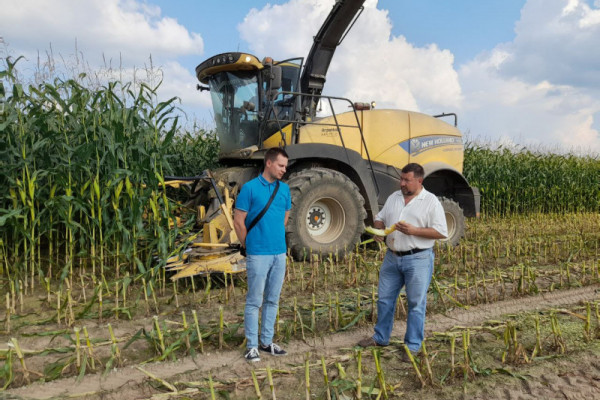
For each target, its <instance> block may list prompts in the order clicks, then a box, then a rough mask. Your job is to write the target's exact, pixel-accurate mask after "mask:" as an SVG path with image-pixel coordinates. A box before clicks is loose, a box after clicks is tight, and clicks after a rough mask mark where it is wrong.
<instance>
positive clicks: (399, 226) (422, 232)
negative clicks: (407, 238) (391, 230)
mask: <svg viewBox="0 0 600 400" xmlns="http://www.w3.org/2000/svg"><path fill="white" fill-rule="evenodd" d="M395 227H396V230H397V231H400V232H402V233H404V234H405V235H413V236H420V237H423V238H426V239H445V238H446V236H444V235H442V234H441V233H439V232H438V231H436V230H435V229H433V228H418V227H416V226H414V225H412V224H409V223H408V222H406V221H400V222H397V223H396V225H395Z"/></svg>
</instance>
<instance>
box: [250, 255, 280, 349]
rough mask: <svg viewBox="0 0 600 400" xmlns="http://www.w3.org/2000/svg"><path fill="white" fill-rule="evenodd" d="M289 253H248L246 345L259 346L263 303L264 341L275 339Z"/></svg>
mask: <svg viewBox="0 0 600 400" xmlns="http://www.w3.org/2000/svg"><path fill="white" fill-rule="evenodd" d="M285 263H286V257H285V253H283V254H277V255H248V257H246V272H247V276H248V278H247V280H248V293H247V294H246V307H245V309H244V331H245V334H246V341H247V343H246V347H247V348H252V347H258V310H259V308H260V307H261V306H262V318H261V327H260V343H261V344H263V345H265V346H267V345H269V344H271V343H272V342H273V334H274V326H275V319H276V318H277V310H278V308H279V295H280V294H281V287H282V286H283V279H284V278H285Z"/></svg>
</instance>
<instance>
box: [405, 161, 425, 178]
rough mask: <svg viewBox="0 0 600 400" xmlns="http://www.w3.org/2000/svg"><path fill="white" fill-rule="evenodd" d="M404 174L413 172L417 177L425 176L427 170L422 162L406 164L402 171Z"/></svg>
mask: <svg viewBox="0 0 600 400" xmlns="http://www.w3.org/2000/svg"><path fill="white" fill-rule="evenodd" d="M401 172H402V173H403V174H408V173H409V172H412V173H413V175H414V177H415V178H423V177H424V176H425V170H424V169H423V167H421V165H420V164H417V163H410V164H406V165H405V166H404V168H402V171H401Z"/></svg>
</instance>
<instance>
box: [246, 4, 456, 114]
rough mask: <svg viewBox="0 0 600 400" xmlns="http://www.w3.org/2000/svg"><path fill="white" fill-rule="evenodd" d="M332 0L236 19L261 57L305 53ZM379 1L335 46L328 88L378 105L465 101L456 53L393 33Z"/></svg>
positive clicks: (440, 105)
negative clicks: (378, 4) (423, 45)
mask: <svg viewBox="0 0 600 400" xmlns="http://www.w3.org/2000/svg"><path fill="white" fill-rule="evenodd" d="M333 4H334V1H333V0H329V1H317V0H291V1H290V2H288V3H286V4H282V5H266V6H265V7H264V8H262V9H261V10H257V9H252V10H251V11H250V13H249V14H248V15H247V16H246V18H245V19H244V21H243V22H242V23H241V24H240V25H238V30H239V31H240V35H241V37H242V38H243V39H244V40H246V41H247V42H248V43H249V46H250V48H251V49H252V51H253V52H255V54H256V55H257V56H258V57H259V58H262V57H264V56H271V57H273V58H275V59H280V60H281V59H285V58H289V57H294V56H298V57H306V55H307V54H308V52H309V50H310V47H311V46H312V40H313V36H314V35H315V34H316V33H317V31H318V29H319V27H320V26H321V24H322V23H323V21H324V20H325V18H326V17H327V15H328V13H329V12H330V11H331V8H332V6H333ZM376 5H377V2H376V1H368V2H366V3H365V10H364V12H363V13H362V15H361V16H360V18H359V19H358V21H357V22H356V24H355V26H354V27H353V28H352V30H351V31H350V32H349V34H348V36H347V37H346V38H345V40H344V42H343V43H342V44H341V46H340V47H339V48H338V49H337V50H336V53H335V56H334V57H333V61H332V63H331V65H330V67H329V71H328V74H327V82H326V84H325V88H324V94H329V95H335V96H341V97H348V98H351V99H352V100H354V101H364V102H370V101H373V100H374V101H376V102H377V104H378V108H404V109H411V110H422V111H425V112H432V113H437V112H441V111H443V109H446V108H448V107H452V106H453V105H455V104H456V103H459V102H460V101H461V92H460V86H459V84H458V75H457V73H456V71H455V70H454V69H453V65H452V64H453V62H454V57H453V55H452V54H451V53H450V52H449V51H448V50H441V49H439V48H438V47H437V46H436V45H430V46H427V47H424V48H417V47H415V46H413V45H411V44H410V43H408V42H407V40H406V38H404V37H403V36H399V37H394V36H392V35H391V28H392V23H391V21H390V19H389V17H388V12H387V11H386V10H379V9H377V8H376Z"/></svg>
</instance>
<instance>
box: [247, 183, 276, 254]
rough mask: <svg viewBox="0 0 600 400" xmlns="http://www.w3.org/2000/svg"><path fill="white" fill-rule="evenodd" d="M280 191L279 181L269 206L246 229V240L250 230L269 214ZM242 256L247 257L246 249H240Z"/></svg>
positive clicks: (268, 203)
mask: <svg viewBox="0 0 600 400" xmlns="http://www.w3.org/2000/svg"><path fill="white" fill-rule="evenodd" d="M278 190H279V181H277V183H276V184H275V190H273V194H272V195H271V197H270V198H269V201H268V202H267V205H266V206H265V208H263V209H262V211H261V212H260V213H259V214H258V215H257V216H256V217H255V218H254V219H253V220H252V222H250V225H249V226H248V228H246V238H248V233H249V232H250V230H251V229H252V228H254V227H255V226H256V224H258V221H260V219H261V218H262V217H263V216H264V215H265V214H266V213H267V210H268V209H269V207H270V206H271V203H272V202H273V199H274V198H275V196H277V191H278ZM240 254H241V255H243V256H244V257H246V247H240Z"/></svg>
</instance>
